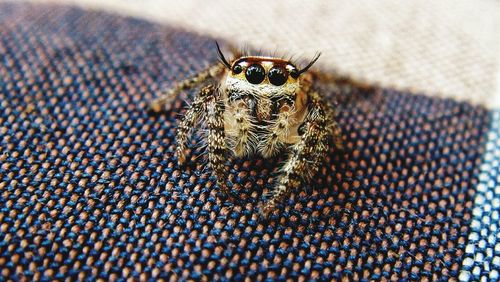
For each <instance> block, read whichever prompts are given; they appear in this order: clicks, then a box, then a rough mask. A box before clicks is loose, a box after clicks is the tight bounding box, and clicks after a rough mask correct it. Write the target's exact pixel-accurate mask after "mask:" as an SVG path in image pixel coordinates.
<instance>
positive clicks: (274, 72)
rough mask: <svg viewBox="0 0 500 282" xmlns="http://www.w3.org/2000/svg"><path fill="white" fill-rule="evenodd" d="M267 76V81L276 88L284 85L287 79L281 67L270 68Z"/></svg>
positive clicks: (286, 74)
mask: <svg viewBox="0 0 500 282" xmlns="http://www.w3.org/2000/svg"><path fill="white" fill-rule="evenodd" d="M267 76H268V77H269V81H270V82H271V83H272V84H273V85H276V86H280V85H283V84H285V82H286V80H287V79H288V73H287V72H286V70H285V69H284V68H282V67H272V68H271V70H269V74H268V75H267Z"/></svg>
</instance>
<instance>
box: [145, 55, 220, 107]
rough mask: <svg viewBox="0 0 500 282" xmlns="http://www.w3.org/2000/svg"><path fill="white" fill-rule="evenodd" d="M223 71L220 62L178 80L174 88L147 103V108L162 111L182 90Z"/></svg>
mask: <svg viewBox="0 0 500 282" xmlns="http://www.w3.org/2000/svg"><path fill="white" fill-rule="evenodd" d="M223 71H224V67H223V66H221V65H220V64H217V65H214V66H211V67H209V68H207V69H206V70H204V71H201V72H199V73H197V74H196V75H195V76H193V77H190V78H188V79H185V80H183V81H180V82H178V83H177V84H176V86H175V87H174V88H172V89H171V90H169V91H168V92H167V93H165V94H163V95H162V96H160V97H158V98H156V99H155V100H153V101H152V102H151V103H150V104H149V108H150V109H151V110H152V111H153V112H156V113H157V112H160V111H162V110H163V109H164V108H165V107H166V106H167V105H169V104H171V103H172V102H173V101H174V100H175V99H176V98H177V96H178V95H179V94H180V93H181V92H182V91H184V90H189V89H192V88H194V87H196V86H197V85H199V84H200V83H202V82H204V81H206V80H207V79H211V78H215V77H217V76H218V75H220V74H221V73H222V72H223Z"/></svg>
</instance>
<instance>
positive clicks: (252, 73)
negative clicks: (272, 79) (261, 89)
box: [245, 64, 266, 84]
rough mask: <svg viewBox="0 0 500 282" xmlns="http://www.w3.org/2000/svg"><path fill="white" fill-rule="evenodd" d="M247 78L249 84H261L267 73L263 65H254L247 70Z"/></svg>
mask: <svg viewBox="0 0 500 282" xmlns="http://www.w3.org/2000/svg"><path fill="white" fill-rule="evenodd" d="M245 76H246V78H247V80H248V82H250V83H252V84H259V83H261V82H262V81H263V80H264V78H265V77H266V71H265V70H264V68H263V67H262V66H261V65H259V64H253V65H251V66H249V67H248V68H247V71H246V72H245Z"/></svg>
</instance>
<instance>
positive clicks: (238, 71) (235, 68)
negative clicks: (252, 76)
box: [233, 65, 243, 74]
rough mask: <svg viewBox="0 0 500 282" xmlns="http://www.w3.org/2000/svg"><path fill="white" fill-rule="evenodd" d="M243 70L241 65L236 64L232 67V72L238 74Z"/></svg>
mask: <svg viewBox="0 0 500 282" xmlns="http://www.w3.org/2000/svg"><path fill="white" fill-rule="evenodd" d="M242 70H243V67H242V66H240V65H236V66H234V67H233V73H234V74H239V73H240V72H241V71H242Z"/></svg>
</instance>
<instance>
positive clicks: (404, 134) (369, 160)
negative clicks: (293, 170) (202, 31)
mask: <svg viewBox="0 0 500 282" xmlns="http://www.w3.org/2000/svg"><path fill="white" fill-rule="evenodd" d="M0 54H2V60H1V62H0V265H1V266H2V267H1V276H2V277H3V278H5V279H8V278H10V279H14V280H17V279H27V280H32V279H36V280H40V279H41V280H52V279H62V278H65V277H70V278H74V279H81V280H84V279H90V280H93V279H96V278H103V279H119V280H122V279H132V280H138V279H140V280H148V279H158V278H167V279H190V278H192V279H204V280H241V279H243V278H247V279H259V280H263V279H271V280H285V279H287V278H292V279H299V280H300V279H302V280H304V279H311V278H312V279H318V280H330V279H341V278H344V279H358V280H360V279H365V280H372V279H375V280H378V279H381V278H385V279H406V280H420V279H428V280H443V281H445V280H449V279H458V278H461V279H466V278H471V277H472V278H474V277H476V278H478V277H480V276H484V277H488V278H495V275H497V276H496V277H498V270H499V268H498V266H499V265H498V247H495V249H494V250H493V254H491V255H488V252H490V253H491V251H489V250H490V249H491V248H492V246H495V236H497V237H498V235H497V231H496V229H494V230H491V231H486V232H491V234H493V235H492V236H493V239H491V240H490V241H488V244H489V245H488V247H484V252H485V253H486V255H485V257H488V258H490V259H489V261H491V263H490V264H488V267H487V268H485V267H482V266H481V267H479V270H476V272H477V273H476V272H474V271H473V267H470V266H469V264H471V263H472V264H474V262H470V259H472V260H474V259H476V260H477V259H478V258H477V257H474V256H472V255H470V253H469V252H470V250H469V249H468V248H469V247H468V244H469V243H470V242H472V240H474V239H471V236H473V235H472V234H475V233H481V232H482V231H481V230H482V229H483V228H482V227H478V226H477V224H479V225H482V224H487V223H484V221H481V219H479V223H477V222H478V219H477V218H478V216H479V217H480V216H481V215H479V214H478V213H477V212H475V208H476V207H475V204H476V205H477V204H478V202H477V199H476V198H475V196H476V186H478V185H483V186H484V185H487V186H488V185H490V184H491V186H488V187H498V186H497V185H498V182H499V181H498V176H494V175H491V176H490V178H491V179H490V180H485V179H484V178H482V175H484V172H485V167H484V162H489V161H490V160H493V159H491V158H485V157H484V156H485V154H486V153H485V152H490V149H491V146H496V145H489V146H487V145H485V144H489V142H490V139H491V138H489V136H490V135H488V132H489V131H490V125H491V124H492V118H493V117H494V116H493V114H492V113H491V112H490V111H488V110H486V109H484V108H483V107H478V106H472V105H470V104H468V103H464V102H457V101H454V100H451V99H438V98H430V97H427V96H424V95H414V94H410V93H404V92H398V91H396V90H392V89H378V90H376V91H373V92H369V93H359V95H358V96H359V97H358V98H356V99H351V100H349V101H345V102H343V103H341V104H340V106H339V116H338V121H339V123H340V125H341V127H342V130H343V137H344V139H345V147H346V149H345V150H344V151H331V152H329V155H328V158H327V163H326V164H325V165H324V166H323V167H322V168H321V170H320V172H319V173H318V175H317V176H316V177H315V180H314V181H313V182H312V183H309V184H306V185H304V187H303V189H302V190H300V191H296V192H295V193H293V194H292V195H291V196H290V198H289V199H288V200H287V201H285V202H284V203H283V205H282V206H281V207H280V210H279V211H278V212H277V213H275V214H273V215H272V216H271V217H270V218H269V220H267V221H264V220H261V219H259V217H258V210H257V203H258V202H259V201H260V200H262V197H263V195H264V194H265V193H266V192H268V191H270V190H272V187H273V183H274V181H275V179H276V173H277V172H278V169H279V165H280V162H281V161H282V160H283V159H276V160H264V159H260V158H252V159H237V160H235V161H234V162H232V163H230V164H228V165H230V167H231V176H230V179H231V180H232V181H233V183H234V186H233V193H234V194H235V198H236V199H239V200H229V199H225V198H224V197H223V196H222V195H221V193H220V192H219V191H218V188H217V187H216V186H215V184H214V183H215V179H214V178H213V177H211V176H210V171H209V170H207V169H206V168H205V163H206V162H205V161H204V160H203V157H202V155H203V149H202V148H200V146H198V144H199V142H200V141H201V140H200V139H199V137H198V138H195V139H194V140H193V142H192V144H191V152H190V156H191V159H190V160H189V161H188V163H187V165H186V167H182V168H181V167H179V166H178V165H177V161H176V158H175V157H174V156H173V151H174V149H175V143H174V134H175V126H176V124H177V121H178V114H179V113H180V114H182V113H183V112H184V107H185V106H186V103H185V101H184V100H187V99H189V97H192V95H193V93H185V94H184V95H183V96H182V97H180V98H179V99H178V100H177V101H176V102H175V103H174V105H173V106H172V108H173V110H172V111H168V112H165V113H164V114H160V115H151V114H150V113H148V112H147V111H146V108H147V103H148V101H150V100H151V99H152V98H154V97H157V96H159V95H160V94H161V92H162V91H164V90H166V89H168V88H169V87H171V86H172V83H173V82H174V81H175V80H179V79H182V78H185V77H187V76H189V75H190V74H193V73H194V72H196V71H197V70H201V69H202V68H204V67H206V66H207V65H209V64H211V63H214V62H216V52H215V50H214V48H213V38H208V37H203V36H200V35H197V34H193V33H190V32H187V31H184V30H180V29H178V28H175V27H172V26H164V25H156V24H152V23H149V22H147V21H142V20H137V19H133V18H125V17H120V16H116V15H111V14H107V13H102V12H95V11H94V12H89V11H84V10H80V9H76V8H69V7H62V6H44V5H27V4H2V5H0ZM325 89H326V91H325V93H324V95H325V97H328V99H334V96H336V93H334V91H333V89H331V90H328V89H329V88H328V86H325ZM496 118H497V117H496ZM497 119H498V118H497ZM497 136H498V135H497ZM486 155H487V154H486ZM495 156H496V155H495ZM491 166H494V167H498V158H496V162H493V163H491ZM495 177H496V179H495ZM485 181H486V182H485ZM492 189H494V188H492ZM496 189H498V188H496ZM488 197H489V196H488ZM475 199H476V200H475ZM487 199H488V201H490V202H491V203H492V204H491V205H492V206H493V207H494V208H495V209H496V210H495V211H496V213H494V214H493V215H491V220H496V218H498V198H497V197H493V198H491V197H490V198H487ZM487 215H488V214H486V216H487ZM472 223H473V224H472ZM471 224H472V225H471ZM480 235H481V236H482V234H480ZM479 241H480V240H479ZM494 256H496V258H493V257H494ZM464 259H469V260H467V263H465V264H464ZM464 265H465V268H463V267H464ZM478 265H479V263H478ZM495 273H496V274H495ZM467 275H469V276H467Z"/></svg>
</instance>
